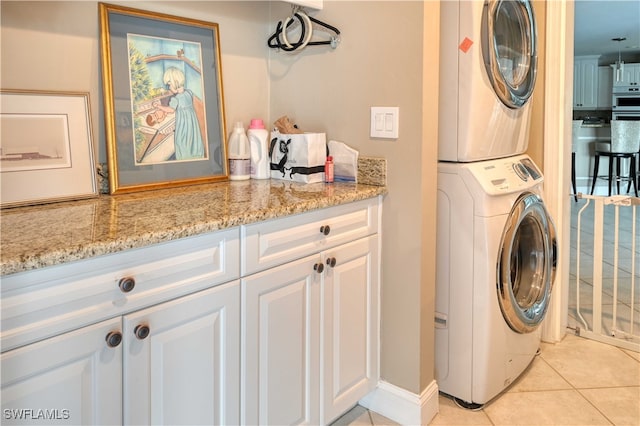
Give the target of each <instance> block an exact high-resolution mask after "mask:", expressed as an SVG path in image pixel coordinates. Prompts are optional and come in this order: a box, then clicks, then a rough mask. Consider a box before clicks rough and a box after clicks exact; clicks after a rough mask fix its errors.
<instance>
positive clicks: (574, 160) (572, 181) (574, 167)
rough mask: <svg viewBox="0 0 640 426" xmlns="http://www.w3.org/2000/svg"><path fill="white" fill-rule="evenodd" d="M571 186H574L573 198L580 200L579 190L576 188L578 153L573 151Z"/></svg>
mask: <svg viewBox="0 0 640 426" xmlns="http://www.w3.org/2000/svg"><path fill="white" fill-rule="evenodd" d="M571 186H573V199H574V200H575V201H576V202H577V201H578V190H577V189H576V153H575V152H572V153H571Z"/></svg>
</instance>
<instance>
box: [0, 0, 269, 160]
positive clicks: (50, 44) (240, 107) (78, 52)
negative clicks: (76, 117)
mask: <svg viewBox="0 0 640 426" xmlns="http://www.w3.org/2000/svg"><path fill="white" fill-rule="evenodd" d="M109 3H113V4H122V5H126V6H129V7H133V8H140V9H144V10H149V11H154V12H162V13H168V14H172V15H176V16H182V17H187V18H193V19H200V20H203V21H208V22H216V23H218V24H219V27H220V39H221V40H220V46H221V53H222V78H223V83H224V87H223V89H224V96H225V104H226V119H227V129H228V130H229V131H230V130H231V128H232V127H231V126H230V124H233V123H234V122H235V121H238V120H241V121H245V122H247V121H248V120H249V119H250V118H251V117H254V116H256V117H264V118H265V119H266V118H267V115H268V108H269V100H268V97H269V76H268V73H267V71H268V70H267V65H268V62H267V56H266V55H267V52H266V51H267V50H268V49H267V48H266V47H265V45H266V42H265V36H264V34H266V33H267V31H269V26H270V23H269V18H268V17H269V4H268V3H267V2H262V1H241V2H151V1H148V2H118V1H113V2H109ZM0 24H1V26H0V43H1V44H0V52H1V54H2V61H1V64H0V87H2V88H5V89H9V88H10V89H38V90H64V91H83V92H89V96H90V100H91V109H92V114H91V115H92V119H93V120H92V121H93V129H94V140H95V143H96V145H97V147H98V151H96V152H98V153H99V160H100V161H101V162H106V153H105V152H106V150H105V140H104V120H103V113H104V112H103V108H102V88H101V83H100V81H101V72H100V45H99V20H98V2H95V1H68V2H58V1H43V2H29V1H15V2H14V1H5V0H3V1H2V2H0Z"/></svg>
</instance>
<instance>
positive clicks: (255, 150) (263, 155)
mask: <svg viewBox="0 0 640 426" xmlns="http://www.w3.org/2000/svg"><path fill="white" fill-rule="evenodd" d="M247 136H248V138H249V146H250V147H251V179H269V178H270V177H271V171H270V170H269V161H270V160H269V145H268V144H269V132H268V131H267V129H265V127H264V123H263V122H262V120H260V119H258V118H254V119H253V120H251V124H250V125H249V130H247Z"/></svg>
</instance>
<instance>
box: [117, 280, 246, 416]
mask: <svg viewBox="0 0 640 426" xmlns="http://www.w3.org/2000/svg"><path fill="white" fill-rule="evenodd" d="M144 327H147V328H146V329H145V328H144ZM123 336H124V372H123V376H124V396H123V404H124V423H125V424H166V425H177V424H189V425H195V424H207V425H214V424H216V425H218V424H238V423H239V415H240V407H239V403H238V401H239V395H240V390H239V383H240V371H239V359H240V352H239V351H240V341H239V336H240V288H239V283H238V281H234V282H231V283H228V284H223V285H220V286H217V287H213V288H211V289H208V290H203V291H200V292H198V293H195V294H192V295H190V296H185V297H182V298H180V299H176V300H174V301H171V302H167V303H163V304H160V305H157V306H155V307H152V308H149V309H145V310H142V311H138V312H135V313H133V314H130V315H127V316H125V317H124V321H123Z"/></svg>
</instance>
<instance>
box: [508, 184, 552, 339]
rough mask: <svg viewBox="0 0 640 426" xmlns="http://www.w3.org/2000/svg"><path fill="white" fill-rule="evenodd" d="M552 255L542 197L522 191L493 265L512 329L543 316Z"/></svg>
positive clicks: (529, 327)
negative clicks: (495, 267) (496, 266)
mask: <svg viewBox="0 0 640 426" xmlns="http://www.w3.org/2000/svg"><path fill="white" fill-rule="evenodd" d="M556 255H557V254H556V235H555V228H554V225H553V222H552V220H551V217H550V216H549V214H548V212H547V209H546V208H545V206H544V203H543V201H542V199H541V198H540V197H539V196H538V195H536V194H533V193H530V192H527V193H523V194H522V195H521V196H520V197H519V198H518V200H517V201H516V203H515V204H514V206H513V208H512V210H511V214H510V215H509V219H508V220H507V224H506V226H505V229H504V232H503V234H502V240H501V242H500V253H499V254H498V269H497V280H498V282H497V289H498V301H499V302H500V309H501V310H502V315H503V316H504V319H505V320H506V321H507V324H509V326H510V327H511V329H513V330H514V331H516V332H518V333H529V332H531V331H533V330H535V329H536V328H537V327H538V325H539V324H540V322H541V321H542V319H543V318H544V315H545V313H546V311H547V308H548V306H549V299H550V297H551V288H552V286H553V280H554V279H555V269H556Z"/></svg>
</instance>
